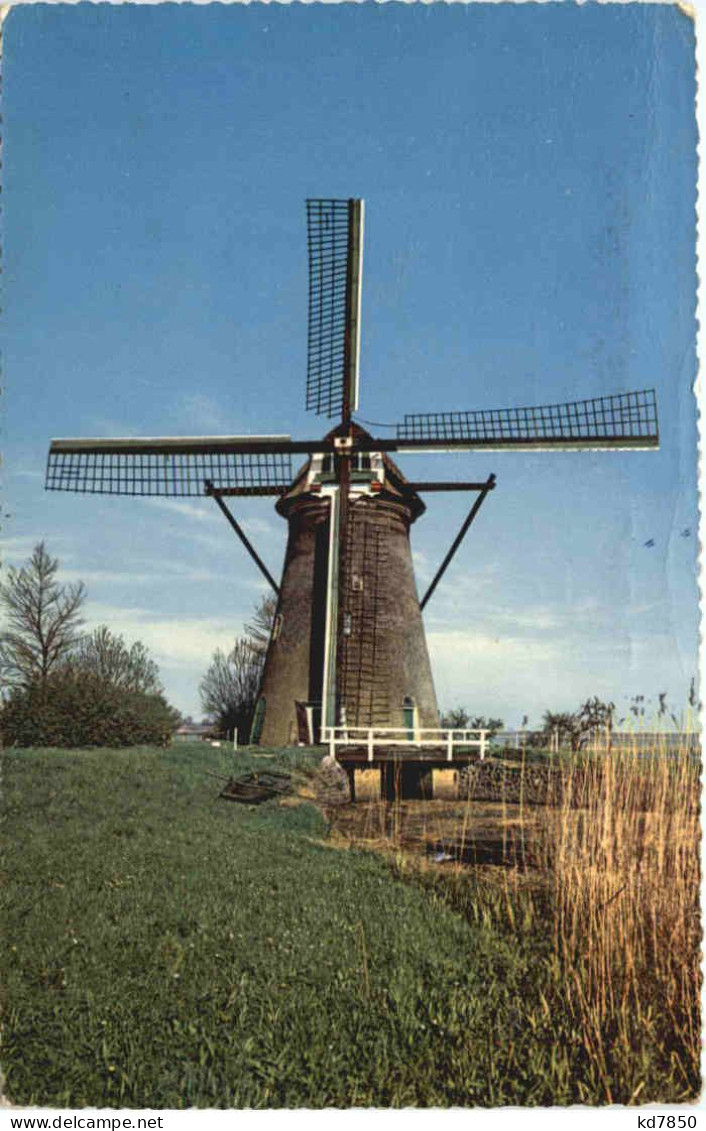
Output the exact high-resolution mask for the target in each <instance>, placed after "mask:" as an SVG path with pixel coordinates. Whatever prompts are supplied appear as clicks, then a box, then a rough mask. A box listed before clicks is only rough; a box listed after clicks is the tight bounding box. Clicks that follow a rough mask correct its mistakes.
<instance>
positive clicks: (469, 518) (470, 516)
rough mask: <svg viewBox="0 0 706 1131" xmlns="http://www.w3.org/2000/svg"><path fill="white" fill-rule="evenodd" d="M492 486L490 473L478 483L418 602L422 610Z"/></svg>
mask: <svg viewBox="0 0 706 1131" xmlns="http://www.w3.org/2000/svg"><path fill="white" fill-rule="evenodd" d="M494 487H495V476H494V475H491V476H490V477H489V478H488V479H487V480H486V482H485V483H483V484H481V485H480V492H479V495H478V498H477V499H476V501H475V502H474V504H473V506H472V507H471V509H470V511H469V512H468V514H467V515H466V519H465V522H464V523H463V526H462V527H461V529H460V530H459V532H458V534H457V535H456V537H455V538H454V541H453V544H452V546H451V549H450V550H449V552H448V554H447V555H446V557H445V558H444V560H443V562H442V563H441V565H440V566H439V568H438V570H437V571H436V575H435V577H434V580H433V581H432V583H431V585H430V586H429V588H428V589H427V591H426V593H425V594H424V596H423V597H422V599H421V601H420V603H419V607H420V609H422V610H423V609H424V606H425V605H426V604H427V602H428V601H429V598H430V597H431V595H432V594H433V592H434V590H435V589H436V587H437V585H438V584H439V582H440V581H441V579H442V577H443V576H444V574H445V573H446V570H447V569H448V567H449V565H450V564H451V559H452V558H453V556H454V554H455V553H456V551H457V550H458V548H459V546H460V545H461V543H462V542H463V539H464V538H465V537H466V534H467V532H468V529H469V527H470V525H471V523H472V522H473V520H474V518H475V517H476V515H477V514H478V511H479V510H480V508H481V507H482V506H483V503H484V502H485V498H486V496H487V494H488V492H489V491H492V490H493V488H494Z"/></svg>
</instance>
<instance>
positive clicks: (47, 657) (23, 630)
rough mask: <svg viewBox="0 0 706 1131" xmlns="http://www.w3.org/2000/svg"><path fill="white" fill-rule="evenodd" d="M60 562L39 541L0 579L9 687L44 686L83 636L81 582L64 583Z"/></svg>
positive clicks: (0, 643) (1, 651) (0, 640)
mask: <svg viewBox="0 0 706 1131" xmlns="http://www.w3.org/2000/svg"><path fill="white" fill-rule="evenodd" d="M58 568H59V562H58V560H57V559H56V558H52V557H51V555H50V554H49V553H48V552H47V549H46V546H45V545H44V542H39V543H38V544H37V545H36V546H35V547H34V550H33V552H32V556H31V558H30V559H29V561H28V562H27V564H26V565H24V566H22V568H21V569H15V568H14V567H12V566H10V567H9V569H8V571H7V579H6V580H5V581H4V582H3V583H2V584H0V605H1V606H2V608H3V610H4V613H5V628H4V630H3V631H2V633H0V673H1V674H2V678H3V684H4V686H5V687H6V688H19V687H24V688H27V687H30V686H33V685H35V684H38V685H39V686H43V685H44V684H45V683H46V681H47V679H48V678H49V676H50V674H51V673H52V672H53V671H56V669H57V668H58V666H59V665H60V664H61V663H62V662H63V661H64V660H65V659H66V658H67V656H68V655H69V653H70V652H71V650H72V649H73V648H74V647H75V645H76V643H77V641H78V638H79V628H80V626H81V624H82V623H83V620H82V617H81V607H82V605H83V603H84V601H85V599H86V590H85V587H84V585H83V582H76V583H74V584H72V585H61V584H60V583H59V582H58V581H57V580H56V573H57V570H58Z"/></svg>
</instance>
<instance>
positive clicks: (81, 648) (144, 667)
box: [69, 624, 164, 695]
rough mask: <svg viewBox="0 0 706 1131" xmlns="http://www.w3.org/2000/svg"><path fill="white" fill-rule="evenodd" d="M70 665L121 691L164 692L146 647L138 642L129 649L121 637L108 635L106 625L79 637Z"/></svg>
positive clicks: (115, 634) (113, 634) (154, 664)
mask: <svg viewBox="0 0 706 1131" xmlns="http://www.w3.org/2000/svg"><path fill="white" fill-rule="evenodd" d="M69 662H70V664H71V666H72V667H73V668H75V669H76V670H77V671H79V672H81V671H85V672H90V673H91V675H94V676H97V677H98V679H100V680H101V681H102V682H104V683H110V684H112V685H113V687H117V688H119V689H120V690H121V691H139V692H142V693H143V694H145V695H160V694H161V693H162V692H163V691H164V688H163V687H162V684H161V683H160V679H159V668H158V667H157V664H156V663H155V662H154V660H153V659H152V658H151V657H150V654H149V652H148V650H147V648H146V647H145V645H144V644H143V643H142V642H141V641H139V640H137V641H136V642H135V643H134V644H131V645H130V647H128V645H127V644H126V643H125V640H124V638H123V637H122V636H119V635H118V634H117V633H114V632H111V631H110V629H109V628H108V626H107V625H105V624H102V625H100V626H99V627H98V628H96V629H94V630H93V632H92V633H90V635H88V636H84V637H82V639H81V640H80V641H79V642H78V644H77V645H76V647H75V649H74V650H73V652H72V653H71V657H70V660H69Z"/></svg>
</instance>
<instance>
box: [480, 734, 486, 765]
mask: <svg viewBox="0 0 706 1131" xmlns="http://www.w3.org/2000/svg"><path fill="white" fill-rule="evenodd" d="M486 733H487V732H486V731H484V730H482V731H481V732H480V760H481V762H483V761H485V736H486Z"/></svg>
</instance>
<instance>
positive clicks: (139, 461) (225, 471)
mask: <svg viewBox="0 0 706 1131" xmlns="http://www.w3.org/2000/svg"><path fill="white" fill-rule="evenodd" d="M288 444H289V437H288V436H202V437H191V436H186V437H177V436H167V437H162V438H158V437H144V438H142V439H133V438H130V439H114V440H105V439H77V440H52V442H51V446H50V448H49V457H48V460H47V475H46V483H45V486H46V488H47V490H49V491H76V492H79V493H81V494H89V495H95V494H98V495H138V496H139V495H147V496H154V495H167V496H172V497H183V496H188V495H204V494H208V493H209V490H208V488H207V486H206V484H207V483H211V484H212V485H214V486H215V487H217V488H218V489H219V490H221V491H223V492H224V493H228V494H235V493H237V494H244V495H245V494H252V495H257V494H271V493H273V491H283V490H285V488H286V487H287V486H288V485H289V483H290V482H291V479H292V465H291V455H290V452H289V450H288ZM273 448H274V449H279V450H274V451H273V450H272V449H273ZM283 449H284V450H283Z"/></svg>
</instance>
